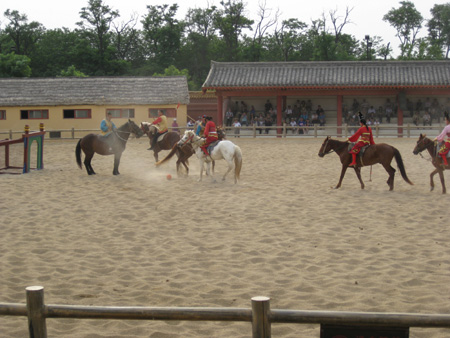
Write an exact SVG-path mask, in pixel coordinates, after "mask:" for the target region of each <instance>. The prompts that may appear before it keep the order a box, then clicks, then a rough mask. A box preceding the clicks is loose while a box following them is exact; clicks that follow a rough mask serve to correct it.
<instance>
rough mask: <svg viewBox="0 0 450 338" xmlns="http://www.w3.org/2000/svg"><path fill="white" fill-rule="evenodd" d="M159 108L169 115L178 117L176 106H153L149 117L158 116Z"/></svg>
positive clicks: (149, 111)
mask: <svg viewBox="0 0 450 338" xmlns="http://www.w3.org/2000/svg"><path fill="white" fill-rule="evenodd" d="M158 110H161V111H162V112H163V114H164V115H166V116H167V117H177V110H176V109H175V108H151V109H149V110H148V117H150V118H157V117H158Z"/></svg>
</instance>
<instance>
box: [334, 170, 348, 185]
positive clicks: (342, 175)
mask: <svg viewBox="0 0 450 338" xmlns="http://www.w3.org/2000/svg"><path fill="white" fill-rule="evenodd" d="M347 168H348V164H346V165H344V164H343V165H342V170H341V177H340V178H339V182H338V184H337V185H336V186H335V187H334V189H339V188H340V187H341V184H342V180H343V179H344V175H345V172H346V171H347Z"/></svg>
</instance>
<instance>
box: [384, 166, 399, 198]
mask: <svg viewBox="0 0 450 338" xmlns="http://www.w3.org/2000/svg"><path fill="white" fill-rule="evenodd" d="M382 165H383V167H384V169H385V170H386V171H387V173H388V174H389V178H388V180H387V181H386V183H387V185H388V186H389V191H392V190H394V177H395V172H396V170H395V169H394V168H393V167H392V166H391V165H390V164H384V163H382Z"/></svg>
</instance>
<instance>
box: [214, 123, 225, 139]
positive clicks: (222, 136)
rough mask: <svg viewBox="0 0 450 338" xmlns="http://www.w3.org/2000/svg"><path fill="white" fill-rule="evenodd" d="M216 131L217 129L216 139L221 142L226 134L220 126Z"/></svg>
mask: <svg viewBox="0 0 450 338" xmlns="http://www.w3.org/2000/svg"><path fill="white" fill-rule="evenodd" d="M216 129H217V137H218V139H219V140H223V139H225V138H226V137H227V134H226V133H225V130H224V129H223V128H222V126H218V127H217V128H216Z"/></svg>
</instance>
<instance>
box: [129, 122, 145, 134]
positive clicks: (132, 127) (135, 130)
mask: <svg viewBox="0 0 450 338" xmlns="http://www.w3.org/2000/svg"><path fill="white" fill-rule="evenodd" d="M141 125H142V124H141ZM128 130H129V131H130V133H132V134H134V135H135V136H136V138H139V137H141V136H142V135H144V131H143V130H142V129H141V128H139V126H138V125H137V124H136V123H134V122H133V121H131V120H130V119H129V120H128Z"/></svg>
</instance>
